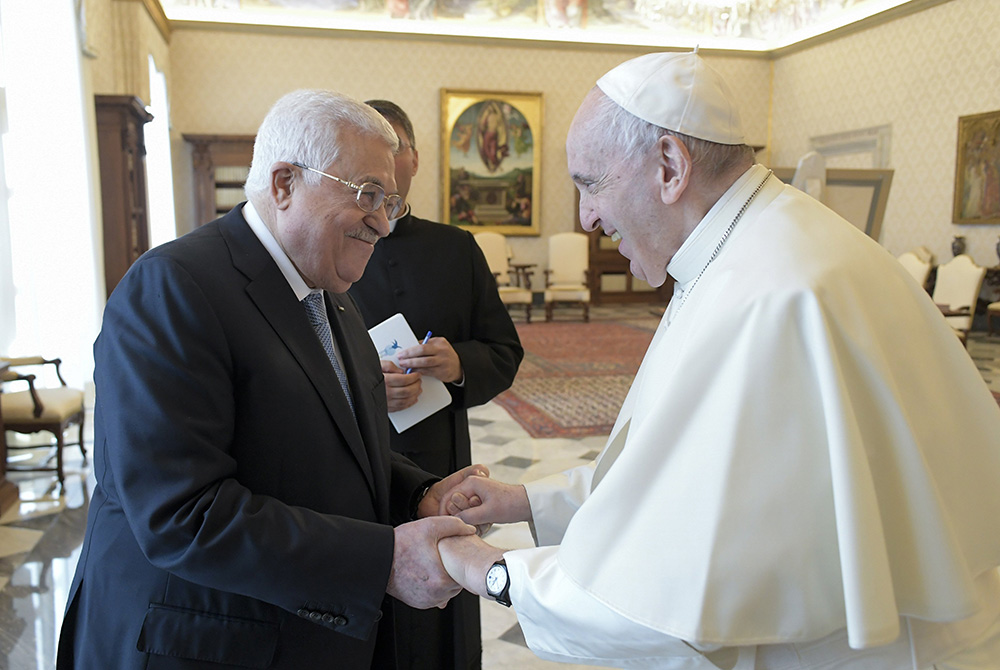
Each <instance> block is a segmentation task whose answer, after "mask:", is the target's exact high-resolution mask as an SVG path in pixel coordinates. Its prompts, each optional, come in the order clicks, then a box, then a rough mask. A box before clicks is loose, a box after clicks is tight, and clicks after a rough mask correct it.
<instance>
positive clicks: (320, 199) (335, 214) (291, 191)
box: [272, 132, 396, 293]
mask: <svg viewBox="0 0 1000 670" xmlns="http://www.w3.org/2000/svg"><path fill="white" fill-rule="evenodd" d="M318 169H320V170H323V171H324V172H327V173H329V174H331V175H334V176H337V177H339V178H341V179H345V180H347V181H351V182H354V183H355V184H363V183H365V182H372V183H375V184H378V185H379V186H381V187H382V188H383V189H384V190H385V192H386V193H395V191H396V182H395V179H394V172H395V161H394V159H393V155H392V149H391V147H389V146H388V145H387V144H386V143H385V141H384V140H383V139H381V138H379V137H376V136H373V135H360V134H359V133H357V132H345V133H344V137H343V139H342V142H341V147H340V152H339V156H338V158H337V160H336V162H334V163H333V164H331V165H326V166H320V167H318ZM303 173H304V171H303V170H301V169H300V168H297V167H294V166H291V165H289V164H288V163H277V164H275V166H274V167H273V168H272V179H273V183H274V186H273V187H272V195H273V197H274V199H275V206H276V221H275V224H274V229H273V230H272V232H273V233H274V236H275V238H276V239H277V241H278V243H279V244H280V245H281V247H282V249H284V251H285V253H286V254H288V258H289V259H290V260H291V261H292V263H293V264H294V265H295V268H296V269H297V270H298V271H299V274H300V275H302V278H303V279H304V280H305V282H306V284H308V285H309V286H310V287H312V288H323V289H325V290H327V291H330V292H331V293H344V292H345V291H347V289H349V288H350V287H351V284H353V283H354V282H356V281H357V280H358V279H360V278H361V275H362V273H363V272H364V269H365V266H366V265H367V264H368V259H369V258H371V255H372V250H373V249H374V246H375V243H376V242H377V241H378V240H379V239H380V238H382V237H385V236H386V235H388V234H389V221H388V219H387V218H386V213H385V207H384V206H383V207H379V208H378V209H377V210H375V211H374V212H365V211H363V210H362V209H361V208H360V207H359V206H358V203H357V199H356V195H357V192H356V191H355V190H354V189H353V188H351V187H349V186H347V185H345V184H341V183H339V182H335V181H333V180H331V179H327V178H325V177H320V183H318V184H315V185H312V184H307V183H305V181H304V180H303Z"/></svg>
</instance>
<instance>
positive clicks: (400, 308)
mask: <svg viewBox="0 0 1000 670" xmlns="http://www.w3.org/2000/svg"><path fill="white" fill-rule="evenodd" d="M368 104H369V105H371V106H372V107H374V108H375V109H376V110H378V111H379V113H381V114H382V116H384V117H385V118H386V119H387V120H388V121H389V123H391V124H392V127H393V129H394V130H395V131H396V134H397V135H398V136H399V141H400V148H399V151H398V152H397V154H396V172H395V176H396V187H397V189H398V190H399V195H400V196H401V197H402V198H403V200H404V202H405V200H406V196H407V194H408V193H409V190H410V180H411V179H412V178H413V176H414V175H415V174H416V172H417V166H418V155H417V149H416V146H415V145H414V134H413V125H412V124H411V122H410V119H409V118H408V117H407V115H406V113H405V112H404V111H403V110H402V109H400V108H399V107H398V106H397V105H395V104H394V103H391V102H388V101H385V100H370V101H369V102H368ZM390 226H391V229H392V232H391V233H390V234H389V236H388V237H386V238H385V239H383V240H382V241H381V242H379V243H378V245H376V247H375V251H374V253H373V254H372V258H371V261H369V263H368V267H367V268H366V269H365V274H364V276H363V277H362V278H361V279H360V280H359V281H357V282H355V283H354V285H353V286H352V287H351V290H350V294H351V295H352V296H353V297H354V299H355V300H356V301H357V303H358V307H359V308H360V309H361V313H362V315H363V316H364V319H365V324H366V325H367V326H368V327H371V326H374V325H376V324H378V323H381V322H382V321H383V320H385V319H387V318H388V317H390V316H392V315H393V314H396V313H397V312H400V313H402V314H403V316H404V317H406V320H407V322H408V323H409V324H410V327H411V328H412V329H413V331H414V332H415V333H416V334H417V336H418V337H423V336H424V334H425V333H428V332H430V333H431V337H430V339H429V340H428V341H427V343H426V344H423V345H420V346H416V347H412V348H411V349H408V350H406V351H404V352H402V353H401V354H400V356H399V360H400V364H401V365H405V366H406V367H407V368H411V369H412V372H411V373H410V374H404V370H401V369H399V368H397V367H396V366H395V365H394V364H393V363H391V362H390V361H383V363H382V370H383V372H384V373H385V380H386V391H387V392H388V403H389V410H390V411H395V410H399V409H404V408H406V407H408V406H410V405H412V404H413V403H415V402H416V400H417V397H418V396H419V393H420V378H421V376H422V375H429V376H432V377H436V378H437V379H440V380H441V381H443V382H445V385H446V387H447V388H448V390H449V391H450V392H451V396H452V402H451V405H449V406H448V407H446V408H444V409H442V410H440V411H439V412H437V413H436V414H433V415H431V416H430V417H428V418H426V419H424V420H423V421H421V422H420V423H417V424H416V425H414V426H412V427H411V428H408V429H407V430H405V431H403V432H402V433H397V432H396V430H395V429H394V428H393V427H391V426H390V428H389V431H390V440H391V444H392V449H393V451H396V452H398V453H400V454H403V455H405V456H407V457H408V458H410V459H412V460H413V461H414V462H415V463H417V464H418V465H420V466H421V467H423V468H425V469H426V470H428V471H430V472H433V473H434V474H437V475H439V476H442V477H443V476H445V475H447V474H449V473H452V472H455V471H456V470H459V469H461V468H463V467H466V466H468V465H469V464H470V463H471V454H470V443H469V418H468V414H467V410H468V408H469V407H475V406H477V405H482V404H483V403H485V402H488V401H489V400H491V399H493V398H494V397H495V396H496V395H497V394H499V393H501V392H502V391H504V390H506V389H507V388H509V387H510V385H511V384H512V383H513V381H514V375H515V374H516V373H517V367H518V365H519V364H520V362H521V358H522V357H523V355H524V351H523V349H522V348H521V343H520V340H519V339H518V337H517V330H515V328H514V324H513V323H512V322H511V320H510V315H509V314H508V313H507V309H506V308H505V307H504V305H503V303H502V302H501V301H500V296H499V295H498V294H497V287H496V281H495V280H494V278H493V274H492V273H491V272H490V269H489V266H488V265H487V264H486V258H485V257H484V256H483V253H482V251H481V250H480V249H479V245H477V244H476V241H475V239H474V238H473V236H472V235H471V234H470V233H468V232H466V231H464V230H462V229H460V228H455V227H452V226H446V225H443V224H440V223H434V222H432V221H426V220H424V219H419V218H417V217H415V216H413V215H412V214H411V213H410V211H409V206H408V205H407V207H406V209H405V210H404V212H403V213H402V214H401V215H400V218H398V219H396V220H395V221H392V222H390ZM395 613H396V620H397V623H396V646H397V650H398V664H399V667H400V668H409V669H411V670H451V669H452V668H454V669H455V670H467V669H469V668H479V667H481V664H482V641H481V634H480V626H479V603H478V602H477V600H476V598H475V597H470V594H461V595H459V596H458V597H456V598H455V599H454V600H452V601H451V602H450V603H449V604H448V607H447V608H446V609H445V610H443V611H440V610H424V611H419V610H415V609H413V608H408V607H397V608H396V612H395Z"/></svg>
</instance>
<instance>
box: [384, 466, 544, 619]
mask: <svg viewBox="0 0 1000 670" xmlns="http://www.w3.org/2000/svg"><path fill="white" fill-rule="evenodd" d="M417 517H418V519H417V521H412V522H410V523H406V524H402V525H400V526H397V527H396V528H395V529H394V531H395V540H396V541H395V545H394V550H393V563H392V571H391V573H390V575H389V584H388V587H387V589H386V592H387V593H388V594H389V595H391V596H393V597H395V598H397V599H399V600H401V601H403V602H404V603H406V604H407V605H410V606H411V607H416V608H418V609H427V608H430V607H441V608H443V607H444V606H445V605H447V604H448V601H449V600H451V599H452V598H453V597H455V596H456V595H458V594H459V593H460V592H461V591H462V589H463V588H464V589H465V590H467V591H470V592H472V593H476V594H478V595H480V596H485V595H486V571H487V570H488V569H489V567H490V566H491V565H492V564H493V563H494V562H495V561H497V560H499V559H500V558H502V557H503V553H504V552H503V550H502V549H498V548H496V547H493V546H491V545H489V544H487V543H486V542H484V541H483V540H482V539H481V538H480V535H481V534H482V533H484V532H485V531H486V530H487V529H488V528H489V526H490V525H491V524H493V523H514V522H517V521H528V520H530V518H531V508H530V506H529V504H528V496H527V493H526V492H525V490H524V487H523V486H516V485H511V484H504V483H502V482H498V481H496V480H494V479H489V470H488V469H487V468H486V466H483V465H471V466H469V467H467V468H463V469H462V470H459V471H458V472H456V473H454V474H452V475H449V476H448V477H445V478H444V479H442V480H441V481H439V482H437V483H436V484H434V486H432V487H431V488H430V489H429V490H428V491H427V494H426V495H425V496H424V498H423V500H421V501H420V505H419V506H418V508H417Z"/></svg>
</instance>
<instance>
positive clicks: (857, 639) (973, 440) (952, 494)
mask: <svg viewBox="0 0 1000 670" xmlns="http://www.w3.org/2000/svg"><path fill="white" fill-rule="evenodd" d="M624 426H627V429H626V430H622V428H623V427H624ZM616 434H618V436H619V437H620V438H622V439H624V448H623V449H622V451H621V453H620V455H618V456H617V458H616V459H615V460H614V462H613V464H612V465H611V466H610V468H608V467H607V463H603V464H602V463H600V462H598V465H597V472H598V474H602V473H601V470H602V466H604V469H605V470H606V473H603V478H601V479H600V481H599V482H598V483H597V484H596V486H595V488H594V490H593V491H592V493H591V494H590V496H589V498H587V499H586V501H585V502H584V503H583V504H582V506H580V508H579V509H578V510H576V513H575V514H574V515H573V516H572V520H571V521H570V522H569V525H568V526H567V527H566V528H565V535H564V536H563V537H562V538H561V540H562V541H561V546H560V547H559V550H558V561H559V564H560V566H561V567H562V569H563V570H564V571H565V573H566V574H567V575H568V576H569V577H570V579H572V580H573V581H575V582H576V583H577V584H578V585H580V586H581V587H582V588H583V589H585V590H586V591H587V592H589V593H590V594H591V595H593V596H594V597H595V598H597V599H598V600H599V601H601V602H603V603H605V604H606V605H607V606H608V607H609V608H611V609H612V610H614V611H616V612H618V613H620V614H622V615H624V616H626V617H629V618H630V619H632V620H634V621H637V622H639V623H642V624H644V625H646V626H649V627H651V628H654V629H656V630H659V631H662V632H664V633H666V634H668V635H671V636H675V637H679V638H681V639H684V640H689V641H692V642H695V643H700V644H707V645H712V644H721V645H727V646H736V645H747V644H766V643H778V642H794V641H804V640H813V639H818V638H821V637H823V636H825V635H828V634H830V633H832V632H834V631H837V630H839V629H843V628H846V629H847V631H848V634H849V641H850V644H851V646H852V647H855V648H862V647H867V646H873V645H879V644H884V643H887V642H890V641H892V640H893V639H895V638H896V637H897V635H898V633H899V621H900V616H903V615H905V616H909V617H915V618H918V619H926V620H929V621H955V620H959V619H964V618H966V617H968V616H971V615H972V614H975V613H976V612H978V611H979V610H980V609H981V608H982V607H983V603H980V602H979V601H978V596H977V593H978V589H977V588H976V586H975V585H974V582H975V580H976V578H977V576H979V575H981V574H983V573H984V572H985V571H987V570H988V569H990V568H992V567H994V566H997V565H1000V409H998V407H997V405H996V403H995V402H994V400H993V398H992V397H991V395H990V393H989V391H988V389H987V388H986V386H985V384H984V382H983V380H982V377H981V376H980V374H979V373H978V371H977V370H976V368H975V365H974V364H973V362H972V361H971V359H970V358H969V355H968V353H967V352H966V351H965V350H964V349H963V348H962V346H961V344H960V343H959V341H958V339H957V338H956V337H955V335H954V334H953V332H952V331H951V329H950V328H949V327H948V326H947V324H946V323H945V322H944V320H943V319H942V318H941V315H940V313H939V312H938V310H937V308H936V307H935V306H934V304H933V303H932V301H931V300H930V298H929V297H928V296H927V295H926V293H925V292H924V291H922V290H921V289H920V288H919V287H917V286H916V284H915V283H913V281H912V280H911V279H910V277H909V275H907V274H906V272H905V271H904V270H903V269H902V268H901V267H900V266H899V265H898V263H896V261H895V260H894V259H893V258H892V257H891V256H890V255H889V254H888V253H887V252H886V251H885V250H884V249H882V248H881V247H880V246H879V245H878V244H876V243H875V242H873V241H872V240H870V239H868V238H867V237H866V236H864V234H863V233H861V232H860V231H858V230H857V229H856V228H854V227H853V226H851V225H850V224H849V223H847V222H846V221H844V220H843V219H841V218H840V217H839V216H837V215H836V214H834V213H833V212H831V211H829V210H828V209H826V208H825V207H823V206H822V205H819V204H818V203H816V202H815V201H814V200H812V199H810V198H808V197H807V196H805V195H803V194H801V193H799V192H797V191H795V190H794V189H792V188H791V187H785V186H783V185H781V184H780V183H779V182H778V180H777V179H773V178H772V179H771V180H769V182H768V184H767V185H766V186H765V187H764V189H763V190H762V191H761V192H760V194H759V195H758V197H757V198H756V200H755V201H754V203H753V204H752V206H751V207H750V209H749V210H748V211H747V213H746V214H745V215H744V217H743V220H742V221H741V222H740V224H739V225H738V226H737V228H736V231H735V232H734V234H733V235H732V236H731V238H730V239H729V241H728V242H727V243H726V245H725V246H724V247H723V250H722V253H721V254H720V255H719V256H718V258H717V259H716V260H715V262H713V263H712V264H711V265H710V266H709V267H708V269H707V271H706V272H705V273H704V275H703V276H702V278H701V279H700V281H699V282H698V283H697V285H696V286H695V287H694V288H693V290H692V292H691V293H690V295H689V297H688V299H687V301H686V303H685V304H684V305H683V308H682V309H681V310H679V311H678V312H677V313H676V316H675V318H674V320H673V322H672V323H671V324H670V326H669V328H666V324H665V323H661V325H660V330H659V331H658V333H657V335H656V337H655V338H654V341H653V344H652V345H651V346H650V350H649V351H648V352H647V355H646V358H645V359H644V361H643V364H642V367H641V369H640V371H639V374H638V376H637V377H636V380H635V381H634V383H633V386H632V389H631V390H630V392H629V397H628V399H627V400H626V403H625V406H624V407H623V409H622V412H621V415H620V416H619V419H618V424H617V425H616V427H615V430H614V431H613V433H612V436H613V437H612V441H613V440H614V436H616ZM606 451H607V450H606ZM537 521H539V519H538V518H537V517H536V522H537Z"/></svg>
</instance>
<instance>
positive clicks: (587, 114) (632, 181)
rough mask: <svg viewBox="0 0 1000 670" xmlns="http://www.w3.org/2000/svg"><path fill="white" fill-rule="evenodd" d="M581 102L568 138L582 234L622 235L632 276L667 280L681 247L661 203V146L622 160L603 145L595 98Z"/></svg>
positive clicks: (658, 281) (622, 248) (657, 282)
mask: <svg viewBox="0 0 1000 670" xmlns="http://www.w3.org/2000/svg"><path fill="white" fill-rule="evenodd" d="M603 95H604V94H603V93H601V92H600V91H592V92H591V93H590V94H588V96H587V97H586V98H585V99H584V101H583V104H582V105H581V106H580V109H579V111H578V112H577V114H576V117H575V118H574V119H573V123H572V125H571V126H570V130H569V134H568V135H567V138H566V157H567V162H568V166H569V172H570V176H571V177H572V179H573V183H574V184H576V187H577V189H579V191H580V223H581V225H582V226H583V229H584V230H587V231H591V230H596V229H597V228H601V229H602V230H603V231H604V234H605V235H614V234H615V233H618V234H619V235H621V238H622V239H621V243H620V244H619V246H618V252H619V253H620V254H621V255H622V256H624V257H626V258H628V259H629V261H630V264H629V269H630V271H631V272H632V274H633V275H634V276H636V277H638V278H639V279H642V280H643V281H646V282H647V283H649V284H650V285H652V286H661V285H663V283H664V282H665V281H666V278H667V263H669V262H670V259H671V258H673V255H674V253H675V252H676V251H677V249H678V248H680V245H681V244H682V243H683V242H684V239H683V238H684V235H683V233H682V232H681V229H680V228H679V227H678V226H676V225H671V220H670V219H671V216H670V215H671V212H670V208H669V207H668V203H666V202H664V198H663V189H662V183H663V179H664V166H663V164H662V163H663V160H662V155H661V153H660V145H659V144H657V145H654V146H649V147H647V149H646V150H645V152H644V153H643V154H641V155H638V156H624V155H622V152H621V151H620V150H619V149H618V148H617V147H615V146H614V143H613V141H605V134H604V133H605V132H606V130H605V128H606V127H607V125H606V124H605V123H602V121H603V119H602V118H601V113H600V111H599V110H597V109H595V101H596V100H597V97H598V96H603Z"/></svg>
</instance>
